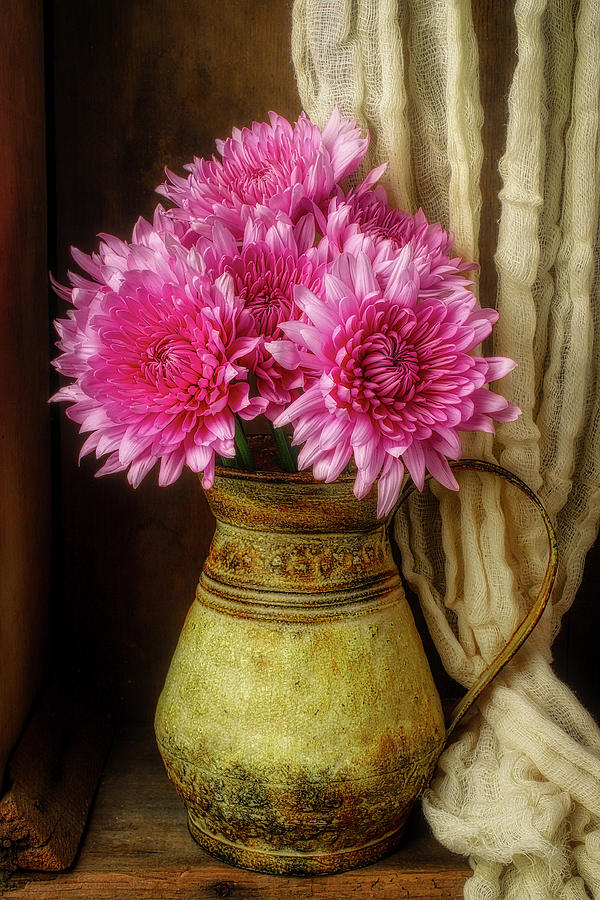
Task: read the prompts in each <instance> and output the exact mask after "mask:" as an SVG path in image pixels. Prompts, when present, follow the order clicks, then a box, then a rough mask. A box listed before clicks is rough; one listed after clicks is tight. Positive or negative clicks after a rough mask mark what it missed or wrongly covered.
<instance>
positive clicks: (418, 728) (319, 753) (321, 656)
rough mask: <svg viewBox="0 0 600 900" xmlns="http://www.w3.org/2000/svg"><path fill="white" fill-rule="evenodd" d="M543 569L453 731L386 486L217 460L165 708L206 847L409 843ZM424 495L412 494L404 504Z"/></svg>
mask: <svg viewBox="0 0 600 900" xmlns="http://www.w3.org/2000/svg"><path fill="white" fill-rule="evenodd" d="M452 466H453V468H455V469H456V468H466V469H474V470H478V471H480V472H487V473H492V474H494V475H499V476H501V477H502V478H504V479H505V480H507V481H510V482H511V483H512V484H513V485H515V486H516V487H518V488H519V489H520V490H521V491H523V493H525V494H526V495H527V496H528V497H529V499H530V500H531V501H532V502H533V504H534V505H535V506H536V507H537V509H538V510H539V512H540V514H541V517H542V519H543V521H544V524H545V526H546V531H547V535H548V546H549V556H548V567H547V570H546V574H545V576H544V580H543V582H542V585H541V587H540V591H539V593H538V596H537V598H536V600H535V602H534V604H533V606H532V608H531V609H530V611H529V613H528V615H527V616H526V618H525V619H524V620H523V622H521V624H520V625H519V626H518V628H517V629H516V630H515V632H514V634H513V635H512V637H511V638H510V640H509V641H508V643H507V645H506V646H505V647H504V648H503V649H502V650H501V651H500V653H499V654H498V656H497V657H496V658H495V659H494V660H493V661H492V662H491V663H490V665H489V666H488V668H487V669H486V670H485V671H484V672H482V673H481V675H480V676H479V678H478V679H477V680H476V681H475V683H474V684H473V685H472V686H471V688H470V689H469V691H468V692H467V694H466V695H465V697H463V699H462V700H461V701H460V702H459V703H458V705H457V707H456V708H455V710H454V712H453V713H452V715H451V718H450V722H449V725H448V728H447V729H446V728H445V726H444V719H443V716H442V709H441V704H440V699H439V697H438V693H437V691H436V688H435V685H434V683H433V679H432V676H431V672H430V669H429V665H428V663H427V659H426V657H425V654H424V652H423V647H422V644H421V640H420V637H419V635H418V633H417V630H416V628H415V624H414V621H413V618H412V614H411V612H410V609H409V607H408V604H407V602H406V599H405V597H404V593H403V590H402V585H401V582H400V578H399V574H398V570H397V567H396V565H395V563H394V560H393V558H392V553H391V548H390V543H389V539H388V526H389V518H388V519H386V520H384V521H378V520H377V517H376V499H375V491H374V490H373V491H371V494H370V495H369V496H368V497H366V498H365V499H364V500H361V501H358V500H356V498H355V497H354V494H353V493H352V484H353V478H352V477H350V476H342V477H341V478H340V479H339V480H338V481H336V482H335V483H334V484H329V485H326V484H322V483H316V482H315V481H313V479H312V478H311V476H310V475H285V474H283V473H281V472H280V473H277V472H259V473H249V472H241V471H236V470H225V469H221V470H218V474H217V477H216V478H215V483H214V487H213V488H212V489H211V490H210V491H208V500H209V503H210V506H211V509H212V511H213V513H214V516H215V519H216V531H215V535H214V538H213V542H212V545H211V548H210V552H209V555H208V558H207V560H206V562H205V564H204V569H203V572H202V575H201V577H200V583H199V585H198V589H197V593H196V599H195V602H194V603H193V604H192V607H191V609H190V611H189V614H188V617H187V619H186V622H185V625H184V627H183V631H182V633H181V637H180V639H179V643H178V646H177V649H176V651H175V655H174V657H173V660H172V663H171V667H170V670H169V673H168V675H167V679H166V683H165V686H164V689H163V692H162V694H161V697H160V700H159V704H158V708H157V712H156V722H155V727H156V736H157V739H158V746H159V748H160V752H161V754H162V756H163V759H164V762H165V765H166V768H167V772H168V774H169V776H170V778H171V780H172V781H173V782H174V784H175V786H176V788H177V790H178V791H179V793H180V794H181V796H182V797H183V799H184V801H185V804H186V806H187V810H188V819H189V828H190V831H191V833H192V835H193V837H194V838H195V839H196V841H197V842H198V843H199V844H200V845H201V846H202V847H204V848H205V849H206V850H207V851H208V852H209V853H211V854H213V855H214V856H217V857H219V858H221V859H224V860H226V861H227V862H229V863H232V864H234V865H239V866H243V867H245V868H249V869H255V870H258V871H261V872H270V873H275V874H295V875H310V874H319V873H321V874H323V873H333V872H340V871H343V870H345V869H349V868H354V867H356V866H362V865H367V864H368V863H371V862H374V861H375V860H377V859H379V858H380V857H382V856H384V855H385V854H386V853H388V852H389V851H390V850H392V849H393V848H394V846H395V845H396V844H397V843H398V842H399V839H400V836H401V833H402V828H403V826H404V823H405V821H406V819H407V816H408V814H409V812H410V809H411V806H412V804H413V802H414V800H415V798H416V797H417V796H418V794H419V793H420V791H421V790H422V789H423V787H424V786H425V785H426V784H427V782H428V780H429V778H430V777H431V774H432V772H433V769H434V767H435V764H436V761H437V759H438V756H439V754H440V752H441V750H442V749H443V746H444V743H445V741H446V739H447V736H448V734H450V733H451V731H452V730H453V728H454V727H455V725H456V724H457V722H458V721H459V720H460V718H461V716H462V715H463V714H464V713H465V711H466V710H467V709H469V707H470V706H471V705H472V703H473V702H474V701H475V700H476V699H477V697H478V696H479V694H480V693H481V691H482V690H484V688H485V687H486V686H487V685H488V684H489V683H490V681H491V680H492V679H493V678H494V677H495V676H496V675H497V673H498V672H499V671H500V670H501V668H502V667H503V666H504V665H505V664H506V663H507V662H508V661H509V660H510V658H511V657H512V656H513V655H514V653H515V652H516V651H517V650H518V648H519V647H520V646H521V645H522V643H523V642H524V641H525V640H526V638H527V637H528V635H529V634H530V633H531V631H532V629H533V628H534V626H535V624H536V622H537V621H538V620H539V618H540V616H541V614H542V612H543V610H544V607H545V605H546V603H547V601H548V597H549V595H550V591H551V589H552V584H553V582H554V578H555V575H556V569H557V550H556V538H555V535H554V532H553V529H552V524H551V522H550V519H549V518H548V515H547V513H546V511H545V510H544V508H543V506H542V504H541V501H540V500H539V498H538V497H537V496H536V495H535V494H534V493H533V491H531V489H530V488H528V487H527V485H526V484H524V483H523V482H522V481H521V480H520V479H518V478H517V477H516V476H514V475H513V474H511V473H509V472H507V471H506V470H505V469H502V468H501V467H500V466H497V465H496V464H494V463H488V462H484V461H481V460H465V461H460V462H457V463H452ZM413 489H414V485H413V486H409V487H408V488H407V489H405V490H404V491H403V494H402V498H401V499H404V498H405V497H406V496H408V494H410V492H411V491H412V490H413Z"/></svg>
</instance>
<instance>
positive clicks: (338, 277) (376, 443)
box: [271, 245, 520, 517]
mask: <svg viewBox="0 0 600 900" xmlns="http://www.w3.org/2000/svg"><path fill="white" fill-rule="evenodd" d="M418 292H419V277H418V273H417V270H416V266H415V263H414V261H413V259H412V250H411V247H410V245H407V246H406V247H405V248H404V249H403V250H401V251H400V252H399V254H397V257H396V261H395V264H394V266H393V268H392V270H391V271H390V275H389V278H388V281H387V285H386V288H385V290H382V288H381V286H380V284H379V282H378V280H377V278H376V277H375V274H374V272H373V267H372V264H371V262H370V260H369V259H368V257H367V256H366V254H364V253H359V255H358V257H357V258H356V259H355V258H353V257H352V256H350V255H349V254H346V253H343V254H341V255H340V256H339V257H338V258H337V259H336V260H335V262H334V264H333V266H332V268H331V273H330V274H328V275H326V276H325V278H324V297H325V299H324V300H320V299H319V298H318V297H316V296H315V295H314V294H312V293H311V292H310V291H309V290H307V289H306V288H303V287H299V288H297V289H296V302H297V303H298V305H299V306H301V307H302V308H303V309H304V311H305V313H306V315H307V317H308V319H309V320H310V324H308V325H307V324H305V323H302V322H292V323H290V324H288V325H284V326H283V328H284V331H285V332H286V333H287V335H288V336H289V337H291V338H292V339H293V341H294V342H295V344H297V345H300V346H302V345H304V347H305V348H306V350H307V351H308V352H309V353H310V354H311V355H312V356H313V364H314V366H315V368H316V367H318V368H319V369H320V373H321V374H320V377H319V378H318V379H315V380H314V381H313V383H312V384H311V385H310V386H309V387H308V388H307V390H306V391H305V393H304V394H302V396H301V397H299V398H298V399H297V400H295V401H294V402H293V403H292V404H291V405H290V406H289V407H288V409H287V410H286V411H285V412H284V413H283V414H282V415H280V416H279V417H278V419H277V420H276V421H275V423H274V424H275V425H276V426H277V427H280V426H283V425H285V424H287V423H289V422H291V423H293V426H294V441H293V443H294V444H296V445H298V444H304V446H303V447H302V449H301V451H300V455H299V458H298V466H299V468H301V469H305V468H307V467H309V466H312V467H313V474H314V477H315V478H316V479H317V480H319V481H327V482H330V481H334V480H335V479H336V478H337V477H338V476H339V474H340V473H341V472H342V471H343V470H344V468H345V467H346V466H347V465H348V463H349V462H350V460H351V459H352V457H354V460H355V462H356V466H357V469H358V472H357V475H356V480H355V483H354V493H355V495H356V496H357V497H358V498H359V499H360V498H362V497H364V496H365V495H366V494H367V493H368V491H369V490H370V488H371V486H372V485H373V483H374V482H375V480H376V479H377V478H379V481H378V503H377V512H378V515H379V516H380V517H381V516H384V515H387V514H388V513H389V512H390V511H391V510H392V509H393V507H394V504H395V502H396V500H397V498H398V495H399V492H400V488H401V485H402V479H403V475H404V467H405V466H406V468H407V469H408V471H409V473H410V475H411V476H412V478H413V480H414V481H415V484H416V485H417V487H418V488H419V489H422V488H423V484H424V478H425V472H426V470H429V472H431V474H432V475H433V476H434V477H435V478H436V479H437V480H438V481H440V482H441V483H442V484H444V485H446V486H447V487H449V488H451V489H457V488H458V485H457V483H456V480H455V478H454V476H453V474H452V471H451V469H450V467H449V465H448V462H447V458H450V459H459V458H460V456H461V444H460V438H459V436H458V434H457V431H458V430H477V431H490V432H491V431H493V424H492V418H494V419H496V421H499V422H506V421H511V420H513V419H515V418H516V417H517V416H518V415H519V412H520V410H519V409H518V408H517V407H516V406H514V405H513V404H511V403H509V402H508V401H507V400H505V399H504V398H503V397H501V396H500V395H499V394H496V393H493V392H492V391H490V390H488V389H486V388H485V385H486V383H487V382H490V381H494V380H496V379H497V378H501V377H502V376H503V375H505V374H506V373H507V372H509V371H511V369H512V368H513V367H514V363H513V361H512V360H509V359H505V358H503V357H495V358H488V359H484V358H483V357H478V356H472V355H471V354H470V351H471V350H473V348H474V347H476V346H477V345H478V344H479V343H480V342H481V341H482V340H483V339H484V338H486V337H487V336H488V334H489V333H490V331H491V328H492V324H493V322H495V321H496V319H497V313H496V312H495V311H493V310H487V309H481V308H479V307H478V305H477V301H476V299H475V297H474V296H473V295H472V294H470V295H469V298H470V299H469V298H467V297H462V298H460V299H458V300H456V299H453V298H450V299H446V300H444V301H441V300H438V299H435V298H426V299H423V300H421V299H418ZM271 349H272V351H273V352H274V353H277V354H278V356H279V358H280V360H281V361H282V363H285V364H287V365H290V366H293V365H297V364H298V353H297V350H296V349H295V345H294V343H291V342H288V343H287V344H286V342H285V341H283V342H280V345H279V346H277V345H273V346H272V348H271Z"/></svg>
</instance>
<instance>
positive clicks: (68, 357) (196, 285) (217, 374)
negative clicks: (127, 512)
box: [52, 216, 265, 487]
mask: <svg viewBox="0 0 600 900" xmlns="http://www.w3.org/2000/svg"><path fill="white" fill-rule="evenodd" d="M159 219H160V216H159ZM135 238H138V239H140V240H141V241H142V243H140V244H136V243H132V244H130V245H128V244H125V243H124V242H122V241H119V240H118V239H117V238H112V237H109V236H104V241H103V243H102V244H101V245H100V249H99V253H98V254H94V256H92V257H86V256H85V255H84V254H81V253H79V252H78V251H74V256H75V258H76V259H77V261H78V262H79V263H80V265H81V266H82V268H84V269H86V270H87V271H88V272H89V274H90V275H92V277H93V278H94V279H95V280H93V281H91V280H88V279H85V278H82V277H81V276H79V275H70V280H71V284H72V288H71V289H70V290H69V288H60V289H59V292H60V293H61V294H62V296H63V297H66V298H67V299H70V301H71V302H72V303H73V305H74V307H75V309H74V310H72V311H71V312H70V313H69V317H68V318H67V319H63V320H58V321H57V322H56V328H57V331H58V334H59V337H60V341H59V342H58V347H59V349H60V350H62V351H63V353H62V356H60V357H59V358H58V359H57V360H56V361H55V365H56V368H57V369H58V371H59V372H61V373H62V374H63V375H66V376H68V377H71V378H74V379H75V380H74V381H73V382H72V383H71V384H69V385H66V386H65V387H63V388H61V389H60V390H59V391H58V392H57V394H55V396H54V397H53V398H52V399H53V400H65V401H67V402H68V403H71V404H72V405H71V406H70V408H69V409H68V410H67V415H68V416H69V417H70V418H71V419H73V420H74V421H76V422H78V423H79V424H80V425H81V428H80V430H81V431H82V432H91V434H90V436H89V437H88V438H87V440H86V441H85V443H84V445H83V447H82V450H81V456H85V455H86V454H87V453H90V452H91V451H92V450H94V451H95V452H96V457H97V458H99V457H100V456H103V455H105V454H109V456H108V459H107V460H106V462H105V463H104V465H103V467H102V468H101V469H100V471H99V472H98V474H99V475H100V474H107V473H109V472H117V471H123V470H125V469H128V479H129V481H130V482H131V484H132V485H133V486H134V487H137V485H138V484H139V483H140V482H141V481H142V479H143V478H144V477H145V475H146V474H147V473H148V472H149V471H150V469H152V467H153V466H154V464H155V463H156V462H157V461H158V460H160V473H159V484H161V485H166V484H170V483H172V482H173V481H175V480H176V479H177V478H178V477H179V475H180V474H181V471H182V469H183V466H184V465H186V464H187V465H188V466H189V467H190V469H192V471H194V472H203V473H204V477H203V485H204V487H210V485H211V484H212V481H213V477H214V464H215V453H219V454H220V455H222V456H226V457H233V456H235V446H234V432H235V415H236V414H238V415H240V416H241V417H242V418H246V419H251V418H254V416H256V415H258V414H259V413H261V412H262V411H263V410H264V407H265V401H263V400H261V399H260V398H250V396H249V386H248V383H247V375H248V370H247V366H246V365H245V364H244V360H245V358H247V357H248V356H249V355H251V354H252V353H253V351H254V350H255V348H256V344H257V338H255V337H248V336H247V331H248V327H249V326H250V324H251V321H250V317H249V314H248V313H247V312H246V311H245V310H244V309H243V304H242V302H241V301H240V300H238V299H236V298H235V296H234V293H233V287H232V279H231V277H230V276H227V275H224V276H223V277H222V278H221V279H219V280H218V281H217V283H216V284H211V283H210V282H209V281H208V279H207V278H206V277H205V276H203V275H201V274H200V273H199V272H198V271H197V270H196V269H195V267H194V265H193V258H192V259H191V260H190V257H189V254H188V251H186V250H185V248H183V247H182V246H181V244H180V243H179V242H178V241H177V239H176V237H175V235H174V234H172V233H166V234H165V233H163V234H160V233H158V232H155V231H153V230H152V228H151V226H149V223H147V222H146V223H141V224H140V223H138V225H137V226H136V230H135V231H134V239H135Z"/></svg>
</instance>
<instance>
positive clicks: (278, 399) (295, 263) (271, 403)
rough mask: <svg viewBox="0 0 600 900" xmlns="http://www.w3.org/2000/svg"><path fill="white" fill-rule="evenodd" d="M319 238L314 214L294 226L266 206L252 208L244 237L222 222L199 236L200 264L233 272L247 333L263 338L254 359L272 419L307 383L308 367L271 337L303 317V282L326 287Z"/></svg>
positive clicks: (213, 272)
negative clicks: (279, 352)
mask: <svg viewBox="0 0 600 900" xmlns="http://www.w3.org/2000/svg"><path fill="white" fill-rule="evenodd" d="M314 240H315V223H314V218H313V216H312V215H310V214H307V215H305V216H303V217H302V219H300V221H299V222H298V223H297V224H296V225H295V226H294V225H292V222H291V220H290V219H289V218H288V217H287V216H284V215H283V214H282V213H277V214H273V213H271V212H270V211H269V210H268V209H265V208H264V207H263V208H261V209H259V210H256V211H252V213H251V214H249V216H248V219H247V221H246V227H245V231H244V237H243V240H242V241H241V242H238V241H236V239H235V237H234V234H233V232H231V231H230V230H228V229H227V228H226V227H225V226H224V225H222V224H221V223H219V222H217V223H216V224H215V225H214V226H213V229H212V239H211V240H208V239H204V238H199V240H198V242H197V245H196V248H195V250H196V252H197V254H198V257H197V265H198V268H199V269H200V270H201V271H203V272H204V273H205V274H206V275H207V277H208V278H210V279H211V281H215V280H217V279H218V278H219V277H220V276H222V275H223V274H224V273H227V274H228V275H230V276H231V278H232V284H233V291H234V293H235V295H236V296H237V297H239V298H240V300H241V301H242V302H243V304H244V308H245V309H246V311H247V313H248V314H249V320H250V324H249V326H248V328H247V332H246V333H247V334H248V335H249V336H252V337H254V338H256V341H257V344H256V350H255V351H254V353H253V354H252V357H251V359H250V361H249V363H248V364H249V368H250V371H251V372H252V373H253V374H254V375H255V379H256V389H257V392H258V394H259V396H260V397H262V398H263V399H264V400H266V401H267V407H266V409H265V415H266V416H267V417H268V418H269V419H274V418H275V417H276V416H277V415H279V413H280V412H282V411H283V409H284V406H285V405H286V404H287V403H289V402H290V401H291V400H292V399H293V397H295V396H297V393H298V390H297V389H298V388H300V387H302V384H303V371H302V370H301V369H296V370H295V371H291V370H290V369H288V368H285V367H284V366H282V365H280V363H279V362H278V361H277V360H276V359H275V358H274V357H273V356H272V355H271V353H270V352H269V351H268V349H267V342H269V341H278V340H280V339H282V338H283V337H284V335H283V332H282V331H281V327H280V326H281V323H282V322H287V321H290V320H295V319H300V318H301V317H302V315H303V314H302V310H301V309H300V308H299V307H298V306H297V305H296V303H295V301H294V289H295V287H296V286H297V285H304V286H305V287H307V288H309V289H310V290H312V291H315V292H319V291H320V289H321V282H322V275H323V272H324V269H325V264H324V263H323V262H321V261H320V260H319V256H318V251H317V249H316V248H315V247H314V246H313V244H314Z"/></svg>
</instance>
